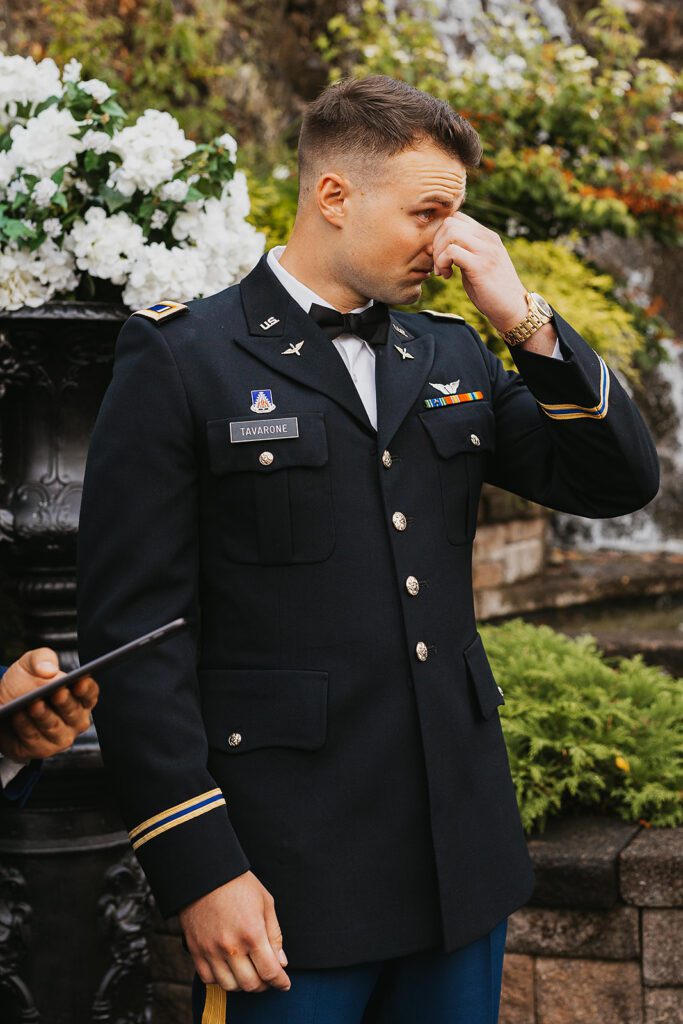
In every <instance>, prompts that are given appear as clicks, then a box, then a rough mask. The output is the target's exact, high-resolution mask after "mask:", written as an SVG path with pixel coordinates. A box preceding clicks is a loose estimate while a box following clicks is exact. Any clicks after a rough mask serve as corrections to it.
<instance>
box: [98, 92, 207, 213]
mask: <svg viewBox="0 0 683 1024" xmlns="http://www.w3.org/2000/svg"><path fill="white" fill-rule="evenodd" d="M196 148H197V147H196V144H195V143H194V142H192V141H191V140H190V139H186V138H185V133H184V131H183V130H182V128H181V127H180V125H179V124H178V122H177V121H176V119H175V117H173V116H172V115H171V114H168V113H166V112H165V111H162V110H146V111H145V112H144V114H142V116H141V117H139V118H138V119H137V121H136V122H135V124H134V125H131V126H130V128H124V129H123V130H122V131H120V132H117V133H116V134H115V135H114V137H113V139H112V140H111V144H110V146H109V151H110V152H111V153H115V154H116V155H117V156H119V157H121V161H122V162H121V166H120V167H117V168H116V170H114V172H113V173H112V175H111V177H110V179H109V181H108V182H107V184H108V185H109V186H110V188H115V189H117V191H119V192H120V193H121V194H122V195H124V196H132V195H133V193H134V192H135V191H136V190H137V189H139V190H140V191H141V192H145V193H148V192H152V191H153V189H155V188H156V187H157V186H158V185H161V184H162V183H163V182H167V181H169V180H170V179H171V178H173V176H174V175H175V174H177V173H178V171H179V170H180V168H181V167H182V164H183V160H184V159H185V158H186V157H188V156H189V155H190V153H194V151H195V149H196Z"/></svg>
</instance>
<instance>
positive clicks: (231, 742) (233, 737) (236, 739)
mask: <svg viewBox="0 0 683 1024" xmlns="http://www.w3.org/2000/svg"><path fill="white" fill-rule="evenodd" d="M241 742H242V735H241V733H239V732H231V733H230V735H229V736H228V746H230V747H239V745H240V743H241Z"/></svg>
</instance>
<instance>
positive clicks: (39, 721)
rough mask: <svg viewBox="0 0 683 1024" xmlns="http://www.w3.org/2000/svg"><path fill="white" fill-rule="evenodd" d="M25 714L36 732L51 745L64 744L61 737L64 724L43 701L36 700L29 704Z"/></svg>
mask: <svg viewBox="0 0 683 1024" xmlns="http://www.w3.org/2000/svg"><path fill="white" fill-rule="evenodd" d="M27 714H28V716H29V718H30V719H31V721H32V722H33V724H34V725H35V726H36V728H37V729H38V731H39V732H40V733H41V734H42V735H43V736H44V737H45V739H47V740H50V742H51V743H60V742H65V739H64V737H63V730H64V728H65V727H64V723H63V722H62V720H61V718H60V717H59V715H58V714H57V713H56V712H55V711H53V710H52V708H50V707H48V706H47V704H46V703H45V701H43V700H37V701H35V702H34V703H33V704H29V706H28V708H27Z"/></svg>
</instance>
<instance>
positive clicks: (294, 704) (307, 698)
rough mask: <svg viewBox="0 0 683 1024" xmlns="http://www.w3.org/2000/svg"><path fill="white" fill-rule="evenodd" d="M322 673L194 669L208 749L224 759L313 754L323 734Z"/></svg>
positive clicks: (324, 683)
mask: <svg viewBox="0 0 683 1024" xmlns="http://www.w3.org/2000/svg"><path fill="white" fill-rule="evenodd" d="M327 682H328V673H327V672H317V671H310V670H303V671H301V670H299V669H272V670H271V669H241V668H235V669H232V668H231V669H222V668H216V669H200V671H199V684H200V688H201V702H202V716H203V718H204V725H205V728H206V735H207V737H208V741H209V745H210V746H212V747H217V748H218V749H219V750H223V751H225V753H227V754H231V755H232V754H246V753H248V752H249V751H250V750H257V749H259V748H260V747H298V748H299V749H300V750H316V749H317V748H318V747H321V746H322V745H323V743H324V742H325V739H326V735H327Z"/></svg>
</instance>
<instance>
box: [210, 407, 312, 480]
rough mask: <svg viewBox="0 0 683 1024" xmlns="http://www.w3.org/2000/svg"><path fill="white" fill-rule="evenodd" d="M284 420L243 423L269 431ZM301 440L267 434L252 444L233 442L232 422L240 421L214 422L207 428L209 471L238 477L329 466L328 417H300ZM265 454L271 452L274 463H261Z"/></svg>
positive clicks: (254, 420)
mask: <svg viewBox="0 0 683 1024" xmlns="http://www.w3.org/2000/svg"><path fill="white" fill-rule="evenodd" d="M283 418H284V417H282V416H281V417H276V416H273V417H269V418H268V419H267V418H266V417H264V416H254V417H253V419H252V418H251V417H245V418H244V419H241V420H239V422H240V423H244V422H248V423H249V425H250V426H251V425H252V424H253V426H254V428H265V429H266V430H267V429H268V424H269V420H270V421H271V422H273V421H277V420H278V419H279V420H282V419H283ZM295 418H296V420H297V422H298V430H299V436H298V437H283V436H281V435H278V434H272V435H268V434H265V433H264V435H263V436H261V437H256V438H254V439H253V440H250V441H238V442H234V441H231V440H230V422H231V420H232V422H236V421H237V417H231V418H230V419H223V420H210V421H209V422H208V423H207V424H206V433H207V443H208V447H209V468H210V469H211V472H212V473H236V472H244V471H247V472H248V471H249V470H252V471H256V472H258V473H263V474H265V473H276V472H277V471H278V469H287V468H288V467H290V466H324V465H325V463H326V462H327V457H328V456H327V433H326V431H325V416H324V413H322V412H307V413H298V414H297V415H296V417H295ZM263 452H269V453H270V455H271V456H272V461H270V460H267V461H266V460H261V461H260V456H261V455H262V454H263Z"/></svg>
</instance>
